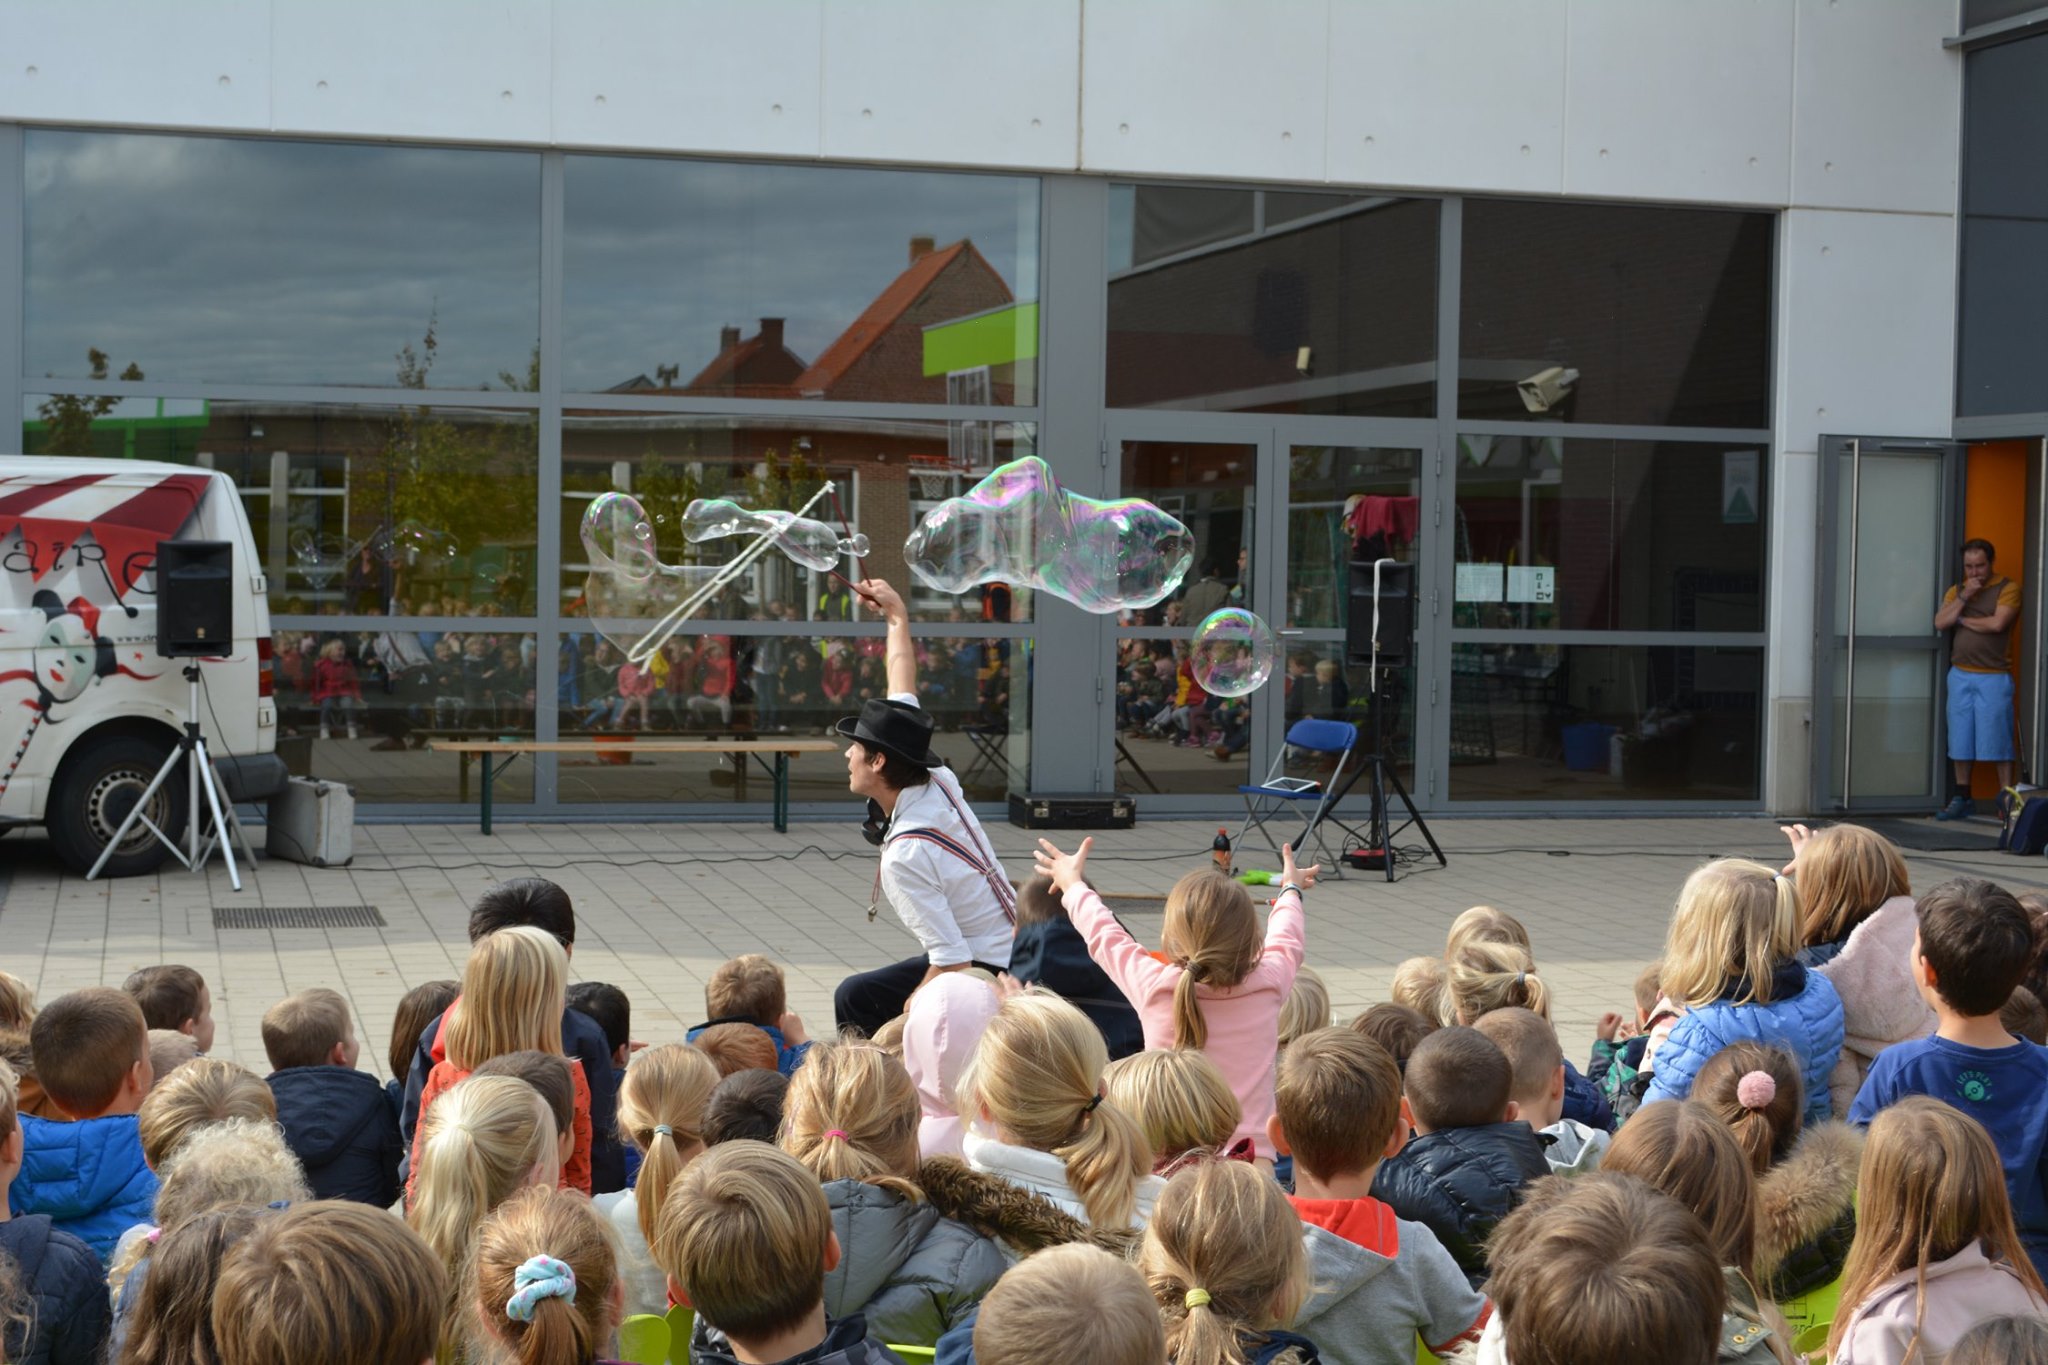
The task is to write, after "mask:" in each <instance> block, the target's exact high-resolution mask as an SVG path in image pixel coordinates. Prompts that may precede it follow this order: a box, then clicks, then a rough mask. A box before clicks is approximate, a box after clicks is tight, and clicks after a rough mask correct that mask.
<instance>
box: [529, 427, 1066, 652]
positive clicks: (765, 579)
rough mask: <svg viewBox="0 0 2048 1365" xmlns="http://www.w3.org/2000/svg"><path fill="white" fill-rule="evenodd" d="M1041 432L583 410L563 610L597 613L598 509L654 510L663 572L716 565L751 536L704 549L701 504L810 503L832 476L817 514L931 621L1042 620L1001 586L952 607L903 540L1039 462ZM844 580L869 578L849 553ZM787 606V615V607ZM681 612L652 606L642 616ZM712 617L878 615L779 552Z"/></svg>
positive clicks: (790, 507) (572, 466)
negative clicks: (686, 523) (688, 529)
mask: <svg viewBox="0 0 2048 1365" xmlns="http://www.w3.org/2000/svg"><path fill="white" fill-rule="evenodd" d="M1035 432H1036V429H1035V428H1034V427H1032V426H1031V425H1030V424H1028V423H1011V422H928V421H895V420H883V419H876V418H829V419H820V418H809V417H807V418H802V419H792V418H787V417H740V416H733V417H672V416H666V415H653V414H647V413H589V412H583V413H578V412H571V413H569V414H567V415H566V416H565V417H564V419H563V424H562V506H561V518H562V559H563V564H562V582H561V593H562V603H563V610H564V611H565V612H566V613H569V614H571V615H576V614H582V613H583V612H584V590H585V586H586V583H587V580H588V576H589V564H588V561H587V560H586V558H585V555H584V550H583V540H582V534H581V526H582V521H583V514H584V512H585V511H586V510H587V509H588V508H589V506H590V502H591V499H593V498H595V497H597V496H598V495H599V494H601V493H606V492H612V491H618V492H628V493H631V494H633V496H634V497H636V498H638V499H639V500H640V502H641V505H642V507H643V509H644V510H645V511H646V512H647V514H648V524H649V525H650V526H651V527H652V528H653V531H654V537H655V548H656V553H657V554H658V555H659V557H660V558H661V561H662V562H663V563H664V564H670V565H699V566H705V567H712V566H717V565H722V564H727V563H730V562H731V561H732V560H733V559H734V558H735V557H737V556H739V555H742V554H745V553H748V551H749V547H750V546H752V545H753V544H754V541H753V539H752V538H750V537H731V538H727V539H722V540H707V541H702V542H699V543H697V544H694V545H693V544H691V543H690V542H689V541H687V540H685V539H684V537H683V535H682V532H681V529H680V528H681V520H682V515H683V512H684V510H685V509H686V508H687V507H688V506H689V505H690V503H691V501H692V500H693V499H696V498H700V497H701V498H728V499H731V500H732V501H734V502H737V503H739V504H740V505H741V506H743V507H748V508H757V509H769V508H779V509H783V510H787V511H796V510H798V509H799V508H801V507H803V506H804V505H805V503H806V502H808V501H809V500H810V499H811V498H812V497H813V496H814V495H815V494H817V493H818V492H819V490H820V489H821V488H822V487H823V484H824V482H825V481H826V480H828V479H829V480H831V481H832V482H833V484H834V494H836V497H837V501H836V502H835V501H834V495H827V496H825V497H823V498H821V499H820V500H819V501H818V502H817V503H816V504H815V505H813V506H812V507H811V510H810V512H809V513H808V514H807V515H809V516H810V517H811V518H813V519H814V520H818V521H822V522H825V523H826V524H828V525H830V526H833V527H838V528H840V529H842V530H844V529H845V527H846V526H847V525H849V524H850V525H851V527H852V528H853V529H854V530H856V531H859V532H860V533H861V534H863V535H865V536H867V538H868V544H869V552H868V555H867V557H866V559H865V560H864V561H862V562H861V565H862V566H864V567H865V569H866V571H867V572H868V573H869V574H871V575H879V576H880V577H883V578H886V579H888V580H889V582H891V583H893V584H895V585H896V587H897V589H898V591H901V592H904V593H906V594H907V600H908V601H909V603H910V606H911V610H912V615H913V618H914V619H916V620H920V621H1029V620H1030V619H1031V611H1032V607H1031V596H1032V593H1031V589H1029V588H1011V587H1008V586H1006V585H1002V584H991V585H988V586H986V587H983V588H980V589H977V590H976V591H974V592H973V593H970V594H967V595H964V596H961V597H957V598H956V597H952V596H949V595H946V594H943V593H938V592H934V591H932V590H931V589H929V588H926V587H924V586H923V585H922V584H919V583H918V582H917V581H916V580H915V579H914V578H912V576H911V574H910V571H909V569H908V568H907V567H905V565H904V562H903V542H904V540H905V539H906V538H907V537H908V536H909V534H910V532H911V531H912V530H913V529H914V528H915V527H916V526H917V524H918V522H919V521H920V520H921V519H922V518H923V517H924V515H925V513H926V512H928V511H930V510H931V509H932V508H933V507H936V506H937V505H938V504H939V502H941V501H943V500H944V499H946V498H950V497H956V496H959V495H960V494H961V493H964V492H965V491H966V490H967V489H969V488H972V487H973V486H974V485H975V484H976V483H977V482H979V481H980V479H981V478H982V477H983V476H985V475H986V474H987V473H988V472H989V470H991V469H993V468H994V467H995V466H996V465H998V464H1003V463H1006V462H1008V461H1010V460H1017V459H1022V458H1023V457H1025V456H1026V455H1030V454H1032V453H1033V452H1034V444H1033V442H1034V439H1035ZM838 573H839V574H841V575H843V576H844V577H845V578H846V579H857V578H858V577H859V574H860V566H856V564H855V562H854V560H853V558H852V557H851V556H850V555H849V556H847V557H845V558H844V559H843V560H842V561H841V563H840V566H839V569H838ZM777 603H780V604H781V610H780V611H779V612H777V611H776V610H775V607H776V604H777ZM670 605H671V603H670V602H668V601H664V602H661V603H659V604H656V603H653V602H649V603H648V604H647V605H646V607H645V610H644V611H643V612H641V613H640V614H641V615H644V616H649V617H659V616H661V615H663V614H665V613H666V612H667V610H668V608H669V606H670ZM698 615H699V616H700V617H702V618H703V619H728V620H751V621H760V620H767V619H769V617H770V616H771V615H773V616H776V617H778V619H784V620H790V621H849V620H860V619H873V618H872V613H866V612H863V610H862V608H861V603H860V600H859V599H858V598H857V597H855V596H854V595H853V593H852V592H851V591H850V589H849V588H848V586H847V584H846V583H845V582H843V581H841V579H840V578H837V577H834V576H833V575H832V574H831V573H823V572H819V571H817V570H814V569H809V568H806V567H804V566H802V565H800V564H798V563H796V562H795V561H794V560H792V559H790V558H788V557H787V556H785V555H783V554H782V553H780V552H779V551H775V550H772V549H771V550H770V551H769V552H767V553H765V554H763V555H761V556H759V557H758V558H757V559H755V560H753V561H752V563H751V564H750V565H749V567H747V568H746V569H745V570H744V572H743V573H742V574H741V575H740V576H739V577H738V578H736V579H735V580H734V581H733V583H732V587H731V590H730V591H729V592H727V593H725V594H723V595H722V596H721V597H720V598H719V599H718V600H715V601H713V602H710V603H708V604H707V605H706V606H705V608H704V609H703V610H702V611H701V612H699V613H698Z"/></svg>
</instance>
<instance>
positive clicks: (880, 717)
mask: <svg viewBox="0 0 2048 1365" xmlns="http://www.w3.org/2000/svg"><path fill="white" fill-rule="evenodd" d="M832 728H833V729H835V730H837V731H838V732H839V733H840V735H841V736H843V737H844V738H846V739H853V740H859V741H860V742H861V743H862V744H863V745H866V746H867V747H868V748H870V749H880V750H881V751H882V752H883V753H885V754H893V755H895V756H896V757H897V758H900V759H902V760H903V761H904V762H906V763H915V764H916V765H917V766H918V767H920V768H936V767H939V766H940V765H941V764H942V763H944V761H945V760H943V759H940V758H935V757H933V755H932V722H931V717H929V716H927V715H926V714H925V713H924V710H923V708H921V707H916V706H912V705H910V704H909V703H908V702H900V701H885V700H883V699H882V698H879V697H877V698H875V699H874V700H872V701H866V702H862V703H861V708H860V714H859V715H857V716H848V717H847V718H846V719H845V720H842V721H840V722H839V724H837V725H835V726H834V727H832Z"/></svg>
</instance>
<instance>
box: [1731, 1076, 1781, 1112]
mask: <svg viewBox="0 0 2048 1365" xmlns="http://www.w3.org/2000/svg"><path fill="white" fill-rule="evenodd" d="M1735 1098H1736V1101H1737V1102H1738V1103H1740V1104H1741V1105H1742V1107H1743V1108H1744V1109H1764V1108H1768V1107H1769V1106H1770V1103H1771V1101H1772V1100H1774V1099H1776V1098H1778V1083H1777V1082H1776V1081H1774V1080H1772V1079H1771V1073H1770V1072H1768V1071H1752V1072H1750V1073H1749V1074H1748V1075H1746V1076H1744V1077H1743V1078H1742V1079H1741V1080H1739V1081H1737V1082H1736V1083H1735Z"/></svg>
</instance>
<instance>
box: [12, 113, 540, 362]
mask: <svg viewBox="0 0 2048 1365" xmlns="http://www.w3.org/2000/svg"><path fill="white" fill-rule="evenodd" d="M26 143H27V146H26V182H27V191H28V212H27V231H26V238H27V251H26V271H25V293H26V326H25V332H26V338H25V341H26V348H25V349H26V358H27V359H26V369H27V372H28V373H29V374H31V375H37V376H40V375H44V374H54V375H58V376H64V377H78V376H83V375H85V374H86V373H88V364H87V361H86V351H87V350H88V349H89V348H92V347H98V348H99V349H100V350H103V351H106V352H107V353H108V354H109V356H110V357H111V360H112V370H113V372H114V373H116V374H118V373H119V372H120V371H121V370H122V369H123V368H124V367H126V366H127V365H128V363H129V362H130V361H133V362H135V363H137V364H139V365H140V366H141V367H142V369H143V371H144V373H145V374H146V375H147V376H148V377H149V378H150V379H154V380H166V381H205V380H211V381H220V382H231V383H262V384H271V383H299V384H303V383H331V384H350V385H390V384H391V383H393V380H394V374H395V371H396V364H397V363H396V361H395V360H394V359H393V357H394V354H395V353H396V352H397V351H398V349H399V348H400V347H401V346H403V345H405V344H406V343H407V342H411V343H413V345H414V346H415V347H417V346H418V344H419V340H420V337H421V335H422V334H423V333H424V332H425V330H426V326H427V319H428V317H429V316H430V315H435V314H437V313H438V318H439V323H438V339H439V341H440V358H439V361H438V362H437V364H436V366H435V369H434V373H433V383H434V386H435V387H439V388H454V387H459V388H481V387H484V386H486V385H489V386H492V387H497V386H498V373H499V371H501V370H507V371H511V372H512V373H514V374H515V375H518V376H519V377H520V378H521V380H522V381H523V379H524V377H525V374H526V370H527V365H528V362H529V358H530V356H531V354H532V351H533V345H534V341H535V340H536V338H537V337H538V335H539V332H540V327H539V321H538V319H539V292H540V290H539V280H540V158H539V157H538V156H536V155H534V154H532V153H523V152H482V151H471V150H450V149H436V148H419V147H396V146H347V145H338V144H323V143H308V142H285V141H261V140H253V139H232V138H196V137H158V136H145V135H131V134H100V133H65V132H44V131H31V132H30V133H29V134H28V136H27V138H26Z"/></svg>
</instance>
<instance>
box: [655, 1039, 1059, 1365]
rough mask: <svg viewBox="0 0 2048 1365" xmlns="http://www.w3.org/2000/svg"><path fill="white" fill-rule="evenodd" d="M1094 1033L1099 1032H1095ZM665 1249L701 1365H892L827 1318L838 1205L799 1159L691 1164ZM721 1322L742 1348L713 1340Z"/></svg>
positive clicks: (735, 1152) (765, 1156) (851, 1329)
mask: <svg viewBox="0 0 2048 1365" xmlns="http://www.w3.org/2000/svg"><path fill="white" fill-rule="evenodd" d="M1090 1027H1091V1028H1092V1027H1093V1026H1092V1025H1091V1026H1090ZM654 1248H655V1254H656V1256H657V1257H658V1258H659V1259H660V1261H661V1263H662V1265H663V1266H664V1267H665V1268H666V1269H667V1271H668V1276H669V1283H670V1287H671V1290H672V1292H673V1293H674V1294H675V1296H676V1297H677V1298H679V1299H681V1300H682V1301H684V1302H687V1303H689V1304H690V1305H692V1306H693V1307H694V1308H695V1309H696V1310H697V1322H698V1325H699V1333H698V1336H697V1339H695V1340H693V1341H692V1343H691V1347H690V1359H691V1360H692V1361H693V1362H699V1365H731V1363H732V1362H736V1361H737V1360H738V1359H739V1358H740V1357H741V1355H744V1358H745V1359H747V1360H774V1361H779V1362H782V1365H809V1363H810V1362H822V1361H828V1360H829V1361H831V1362H833V1365H887V1363H888V1362H892V1361H894V1360H895V1357H894V1356H893V1355H892V1354H891V1353H889V1352H888V1351H886V1350H884V1349H883V1348H882V1347H881V1346H879V1345H876V1344H874V1343H873V1342H871V1341H870V1340H869V1338H868V1329H867V1324H866V1322H864V1321H863V1320H862V1319H861V1318H860V1317H858V1316H854V1317H850V1318H841V1319H839V1320H838V1321H836V1322H834V1321H832V1320H830V1319H828V1318H827V1317H826V1315H825V1276H826V1274H827V1273H828V1272H829V1271H831V1270H832V1268H833V1267H834V1266H836V1265H838V1263H839V1239H838V1237H837V1236H835V1235H834V1234H833V1231H832V1210H831V1208H830V1206H829V1205H828V1204H827V1203H826V1200H825V1192H824V1190H823V1189H821V1188H820V1187H819V1184H818V1178H817V1176H815V1175H813V1174H812V1173H811V1172H810V1171H808V1170H806V1169H805V1168H804V1167H803V1166H802V1165H800V1164H799V1163H798V1162H797V1160H796V1158H794V1157H792V1156H791V1155H789V1153H787V1152H784V1151H781V1150H779V1149H778V1148H774V1147H770V1146H768V1145H767V1144H766V1143H760V1142H728V1143H726V1144H724V1145H723V1146H720V1147H715V1148H713V1149H712V1150H711V1151H709V1152H706V1153H705V1154H704V1156H703V1157H702V1158H700V1159H699V1160H697V1161H694V1162H692V1163H691V1165H690V1168H689V1170H687V1171H685V1172H684V1173H683V1178H682V1179H681V1180H680V1181H679V1182H677V1184H676V1187H675V1189H674V1190H673V1191H671V1192H670V1195H669V1197H668V1199H667V1200H666V1201H665V1202H664V1203H663V1204H662V1206H661V1223H660V1226H659V1228H658V1229H657V1232H656V1236H655V1242H654ZM706 1327H715V1328H717V1329H718V1330H719V1331H720V1332H721V1333H723V1334H724V1335H725V1336H726V1337H727V1338H728V1339H729V1340H730V1342H731V1343H732V1349H720V1348H718V1347H716V1346H712V1345H709V1344H708V1339H707V1337H706V1335H705V1333H704V1331H703V1329H704V1328H706Z"/></svg>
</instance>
